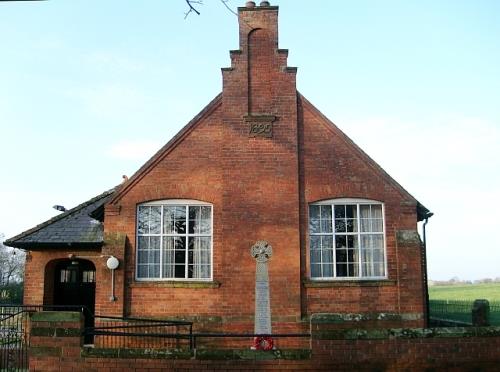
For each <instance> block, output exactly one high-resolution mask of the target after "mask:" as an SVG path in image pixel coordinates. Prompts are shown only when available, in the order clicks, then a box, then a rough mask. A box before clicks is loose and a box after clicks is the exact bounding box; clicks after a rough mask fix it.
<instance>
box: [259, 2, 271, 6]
mask: <svg viewBox="0 0 500 372" xmlns="http://www.w3.org/2000/svg"><path fill="white" fill-rule="evenodd" d="M260 6H271V4H270V3H269V1H261V2H260Z"/></svg>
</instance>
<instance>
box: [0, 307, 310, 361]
mask: <svg viewBox="0 0 500 372" xmlns="http://www.w3.org/2000/svg"><path fill="white" fill-rule="evenodd" d="M38 311H78V312H82V313H83V314H84V316H85V318H86V322H85V323H86V324H90V325H91V326H85V327H84V329H83V331H82V336H83V337H84V340H85V343H86V344H93V345H94V347H96V348H112V349H114V348H131V349H188V350H194V349H196V348H197V347H198V346H199V341H200V340H203V341H206V340H209V342H208V343H207V342H204V344H205V345H203V346H212V347H213V346H214V345H216V344H217V343H218V342H217V340H219V341H220V342H219V343H222V344H228V343H229V341H230V339H233V340H234V339H236V340H241V344H242V345H245V346H248V345H252V343H253V341H254V339H255V338H256V337H270V338H273V339H289V340H288V341H287V342H288V343H291V342H292V341H291V340H290V339H292V340H293V339H300V338H310V337H311V335H310V334H309V333H277V334H254V333H230V332H226V333H222V332H221V333H216V332H213V333H212V332H205V333H203V332H199V333H194V332H193V322H191V321H179V320H162V319H147V318H135V317H115V316H105V315H94V314H93V313H92V312H91V311H90V310H89V309H88V308H87V307H85V306H66V305H0V353H2V352H6V350H8V349H9V348H10V349H11V350H16V352H17V354H16V355H17V356H16V357H14V358H18V359H19V358H21V359H23V360H26V363H27V348H28V346H29V332H28V326H27V324H28V323H27V322H28V321H29V315H30V314H31V313H35V312H38ZM89 320H90V321H89ZM233 343H234V341H231V344H233ZM8 345H10V346H8ZM13 345H16V346H15V347H14V346H13ZM10 354H12V352H11V353H10ZM10 354H9V355H10ZM9 358H10V359H12V355H10V356H8V355H5V356H3V357H2V360H7V359H9ZM25 365H27V364H25ZM0 369H1V368H0Z"/></svg>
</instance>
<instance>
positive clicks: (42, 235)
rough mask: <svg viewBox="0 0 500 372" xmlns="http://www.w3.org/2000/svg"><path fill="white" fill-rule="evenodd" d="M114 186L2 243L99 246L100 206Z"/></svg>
mask: <svg viewBox="0 0 500 372" xmlns="http://www.w3.org/2000/svg"><path fill="white" fill-rule="evenodd" d="M116 189H117V188H112V189H110V190H107V191H105V192H103V193H102V194H100V195H98V196H96V197H94V198H92V199H90V200H87V201H86V202H84V203H82V204H80V205H78V206H76V207H74V208H72V209H69V210H67V211H65V212H63V213H61V214H59V215H57V216H55V217H53V218H51V219H50V220H48V221H45V222H43V223H41V224H40V225H37V226H35V227H33V228H31V229H29V230H26V231H25V232H23V233H21V234H19V235H16V236H14V237H12V238H10V239H8V240H6V241H5V242H4V244H5V245H7V246H9V247H15V248H23V249H40V248H62V247H68V246H72V247H77V246H82V247H86V248H92V247H95V248H97V247H100V246H101V245H102V242H103V221H102V219H103V218H102V216H103V213H102V212H103V209H104V204H106V202H108V201H109V200H110V198H111V196H112V195H113V193H114V192H115V190H116Z"/></svg>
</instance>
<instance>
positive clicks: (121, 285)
mask: <svg viewBox="0 0 500 372" xmlns="http://www.w3.org/2000/svg"><path fill="white" fill-rule="evenodd" d="M126 241H127V239H126V236H125V234H122V233H105V234H104V246H103V248H102V254H103V255H104V256H105V258H107V257H108V256H114V257H116V258H117V259H118V260H119V261H120V266H119V267H118V269H116V270H114V271H115V273H114V276H115V278H114V297H115V299H114V300H112V299H111V285H112V283H111V280H112V276H111V270H110V269H108V268H107V266H106V260H105V261H104V264H103V265H100V267H98V268H96V269H97V275H96V278H97V279H96V304H95V313H96V314H98V315H109V316H124V312H125V301H124V297H125V244H126Z"/></svg>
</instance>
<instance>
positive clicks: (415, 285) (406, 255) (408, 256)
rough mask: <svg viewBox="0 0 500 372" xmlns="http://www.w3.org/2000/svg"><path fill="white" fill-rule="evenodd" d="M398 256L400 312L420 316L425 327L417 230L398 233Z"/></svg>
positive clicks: (419, 242) (419, 243)
mask: <svg viewBox="0 0 500 372" xmlns="http://www.w3.org/2000/svg"><path fill="white" fill-rule="evenodd" d="M396 248H397V256H398V278H397V280H398V287H399V311H400V312H401V313H402V314H404V313H411V314H415V315H419V316H420V319H421V320H420V324H415V325H416V326H421V327H422V326H424V317H425V304H424V297H423V293H424V292H423V291H424V288H423V283H422V261H421V260H422V255H421V241H420V237H419V235H418V232H417V231H416V230H398V231H397V232H396Z"/></svg>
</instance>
